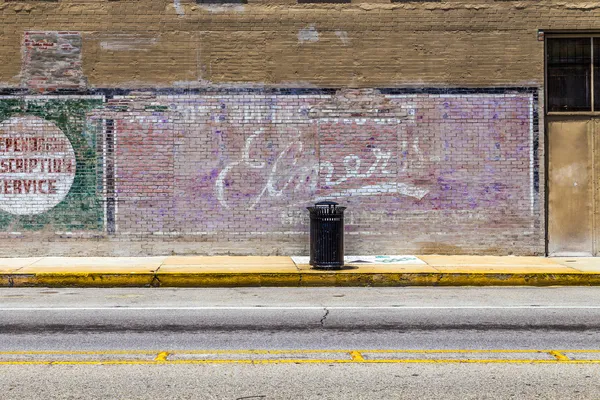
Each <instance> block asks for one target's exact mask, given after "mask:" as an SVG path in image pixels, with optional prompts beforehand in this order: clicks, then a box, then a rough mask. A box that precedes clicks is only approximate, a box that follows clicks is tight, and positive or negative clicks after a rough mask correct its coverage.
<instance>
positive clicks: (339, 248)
mask: <svg viewBox="0 0 600 400" xmlns="http://www.w3.org/2000/svg"><path fill="white" fill-rule="evenodd" d="M307 209H308V211H309V212H310V261H309V263H310V265H312V266H313V267H314V268H317V269H339V268H341V267H342V266H343V265H344V210H345V209H346V207H339V205H338V203H335V202H333V201H321V202H319V203H316V204H315V206H314V207H307Z"/></svg>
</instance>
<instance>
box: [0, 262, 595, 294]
mask: <svg viewBox="0 0 600 400" xmlns="http://www.w3.org/2000/svg"><path fill="white" fill-rule="evenodd" d="M392 257H396V259H397V258H402V259H401V261H400V262H395V260H396V259H391V260H390V259H384V260H383V261H382V262H381V263H379V264H368V263H363V262H357V263H354V264H353V263H350V264H348V265H346V266H345V267H344V269H342V270H338V271H319V270H314V269H311V267H310V266H309V265H306V264H302V263H296V262H294V260H293V259H292V258H291V257H274V256H273V257H256V256H249V257H242V256H239V257H238V256H163V257H87V258H86V257H35V258H3V259H0V287H25V286H47V287H65V286H77V287H117V286H121V287H127V286H142V287H143V286H148V287H235V286H307V287H308V286H313V287H314V286H509V285H510V286H512V285H527V286H549V285H599V284H600V258H575V257H573V258H543V257H512V256H509V257H492V256H439V255H428V256H416V257H415V256H392Z"/></svg>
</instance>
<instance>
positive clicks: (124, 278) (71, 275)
mask: <svg viewBox="0 0 600 400" xmlns="http://www.w3.org/2000/svg"><path fill="white" fill-rule="evenodd" d="M555 285H556V286H597V285H600V273H595V272H594V273H589V272H564V273H555V272H551V273H544V272H531V273H521V272H518V273H507V272H504V271H502V272H452V273H442V272H398V273H393V272H390V273H381V272H351V273H348V272H344V271H331V272H329V271H314V270H313V271H310V272H303V271H298V272H287V271H286V272H281V273H277V272H268V273H266V272H260V273H256V272H254V273H250V272H248V273H246V272H240V273H235V272H226V273H222V272H203V273H191V272H186V273H165V272H162V273H161V272H157V273H152V272H148V273H114V272H105V273H103V272H94V273H90V272H85V273H83V272H51V273H49V272H39V273H3V274H0V287H35V286H44V287H149V286H154V287H252V286H253V287H258V286H283V287H326V286H331V287H343V286H355V287H360V286H363V287H369V286H373V287H402V286H555Z"/></svg>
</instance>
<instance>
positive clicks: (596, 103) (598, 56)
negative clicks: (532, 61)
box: [544, 32, 600, 115]
mask: <svg viewBox="0 0 600 400" xmlns="http://www.w3.org/2000/svg"><path fill="white" fill-rule="evenodd" d="M552 39H587V40H589V45H588V46H589V81H588V86H589V104H590V107H589V110H586V111H574V110H556V109H554V110H552V109H551V107H550V91H551V89H550V87H549V86H550V79H551V77H550V76H549V41H550V40H552ZM594 48H596V49H594ZM544 78H545V82H544V94H545V96H544V97H545V101H544V103H545V108H546V114H552V115H569V114H571V115H600V33H597V32H589V33H558V32H557V33H546V34H545V35H544Z"/></svg>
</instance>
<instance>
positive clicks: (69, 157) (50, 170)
mask: <svg viewBox="0 0 600 400" xmlns="http://www.w3.org/2000/svg"><path fill="white" fill-rule="evenodd" d="M75 168H76V162H75V152H74V151H73V147H72V146H71V143H70V142H69V139H68V138H67V137H66V136H65V134H64V133H63V132H62V131H61V130H60V129H59V128H58V127H57V126H56V125H55V124H54V123H52V122H50V121H47V120H45V119H42V118H39V117H35V116H15V117H12V118H9V119H7V120H5V121H3V122H2V123H1V124H0V209H1V210H3V211H6V212H8V213H11V214H15V215H33V214H41V213H43V212H45V211H47V210H49V209H51V208H53V207H54V206H56V205H57V204H58V203H60V202H61V201H62V200H63V199H64V198H65V196H66V195H67V194H68V193H69V190H70V188H71V185H72V184H73V180H74V179H75Z"/></svg>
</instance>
